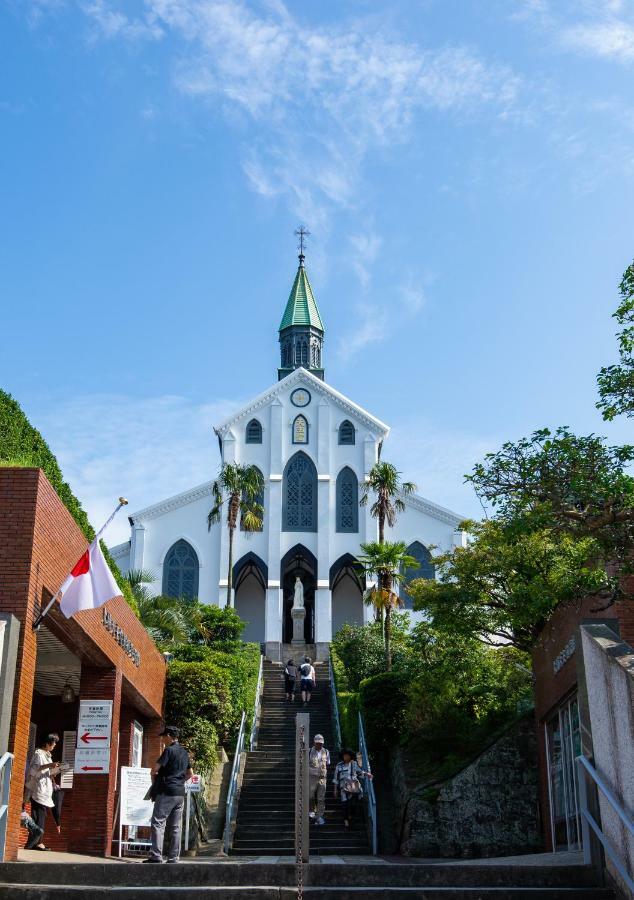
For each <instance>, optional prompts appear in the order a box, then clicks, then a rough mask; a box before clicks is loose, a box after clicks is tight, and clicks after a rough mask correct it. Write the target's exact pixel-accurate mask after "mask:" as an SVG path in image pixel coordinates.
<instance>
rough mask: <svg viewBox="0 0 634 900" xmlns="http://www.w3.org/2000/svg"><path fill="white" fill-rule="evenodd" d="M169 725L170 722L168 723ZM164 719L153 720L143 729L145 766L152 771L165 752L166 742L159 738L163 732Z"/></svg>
mask: <svg viewBox="0 0 634 900" xmlns="http://www.w3.org/2000/svg"><path fill="white" fill-rule="evenodd" d="M167 724H169V722H168V723H167ZM163 726H164V723H163V719H151V720H150V721H149V722H148V723H147V724H146V725H145V726H144V729H143V765H144V766H146V767H147V768H148V769H151V768H152V766H153V765H154V763H155V762H156V760H157V759H158V758H159V756H160V755H161V753H162V752H163V744H164V740H163V738H162V737H159V735H160V733H161V731H163Z"/></svg>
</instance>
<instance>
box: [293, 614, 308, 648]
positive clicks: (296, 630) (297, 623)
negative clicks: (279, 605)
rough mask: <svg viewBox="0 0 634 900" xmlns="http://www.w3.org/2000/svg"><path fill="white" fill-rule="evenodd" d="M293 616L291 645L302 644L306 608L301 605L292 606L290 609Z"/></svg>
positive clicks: (297, 645)
mask: <svg viewBox="0 0 634 900" xmlns="http://www.w3.org/2000/svg"><path fill="white" fill-rule="evenodd" d="M291 616H292V617H293V640H292V641H291V646H292V647H299V646H302V647H303V646H304V643H305V641H304V619H305V618H306V610H305V609H304V607H303V606H294V607H293V608H292V610H291Z"/></svg>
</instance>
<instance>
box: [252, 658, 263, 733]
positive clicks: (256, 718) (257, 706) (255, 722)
mask: <svg viewBox="0 0 634 900" xmlns="http://www.w3.org/2000/svg"><path fill="white" fill-rule="evenodd" d="M263 660H264V656H262V655H260V671H259V672H258V686H257V687H256V689H255V706H254V709H253V723H252V725H251V736H250V737H249V750H253V749H255V746H256V737H257V733H258V728H259V725H260V722H259V719H260V699H261V697H262V671H263Z"/></svg>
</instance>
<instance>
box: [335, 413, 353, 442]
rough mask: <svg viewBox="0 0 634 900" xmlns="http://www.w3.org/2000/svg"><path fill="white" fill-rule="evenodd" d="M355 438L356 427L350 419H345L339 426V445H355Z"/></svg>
mask: <svg viewBox="0 0 634 900" xmlns="http://www.w3.org/2000/svg"><path fill="white" fill-rule="evenodd" d="M355 437H356V435H355V430H354V425H353V424H352V422H351V421H350V420H349V419H344V420H343V422H342V423H341V425H340V426H339V443H340V444H354V442H355Z"/></svg>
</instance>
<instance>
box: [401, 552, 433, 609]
mask: <svg viewBox="0 0 634 900" xmlns="http://www.w3.org/2000/svg"><path fill="white" fill-rule="evenodd" d="M407 553H408V555H409V556H413V557H414V559H415V560H417V561H418V565H417V566H412V568H411V569H407V570H406V571H405V580H404V581H403V583H402V585H401V592H400V593H401V600H402V601H403V603H404V604H405V609H412V608H413V605H414V604H413V601H412V598H411V597H410V595H409V594H408V593H407V591H406V590H405V588H406V586H407V583H408V582H409V581H414V579H415V578H428V579H429V580H430V581H431V580H433V579H434V578H435V577H436V571H435V569H434V564H433V563H432V561H431V553H430V552H429V550H428V549H427V547H425V545H424V544H421V542H420V541H413V543H411V544H410V545H409V547H408V548H407Z"/></svg>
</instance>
